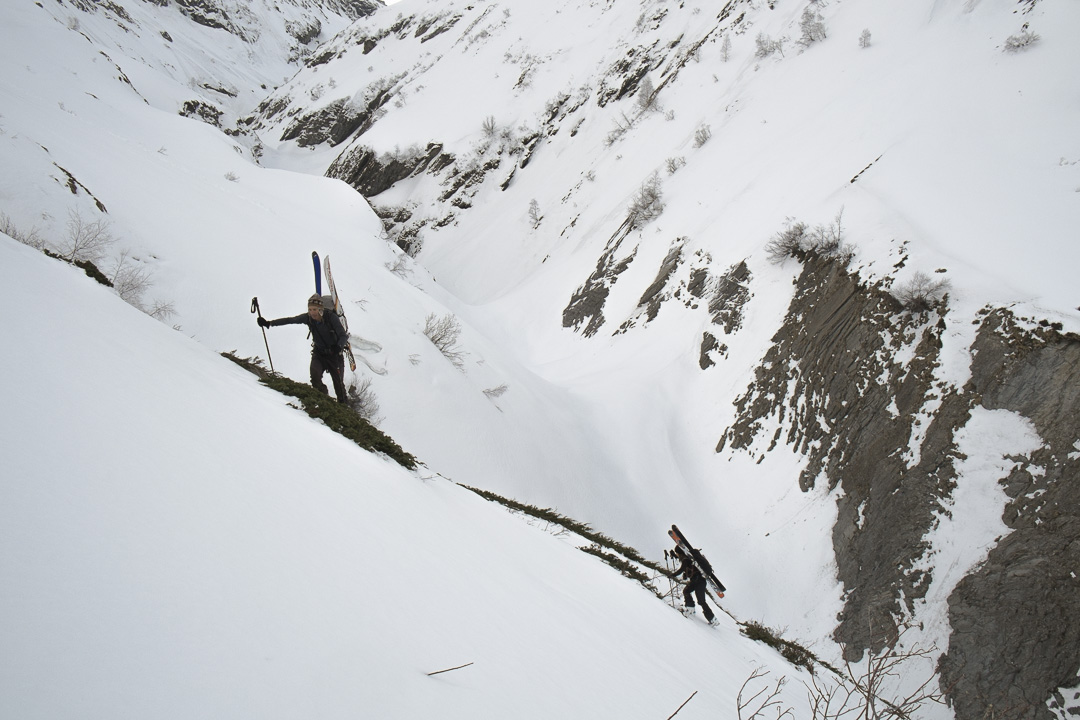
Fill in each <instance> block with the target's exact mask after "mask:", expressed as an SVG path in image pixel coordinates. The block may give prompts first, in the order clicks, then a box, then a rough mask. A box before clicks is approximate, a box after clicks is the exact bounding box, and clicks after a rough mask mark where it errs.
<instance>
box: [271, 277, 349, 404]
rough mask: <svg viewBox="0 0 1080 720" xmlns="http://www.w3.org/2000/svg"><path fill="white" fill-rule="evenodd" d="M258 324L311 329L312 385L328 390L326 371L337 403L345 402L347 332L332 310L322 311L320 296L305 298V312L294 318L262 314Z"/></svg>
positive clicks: (321, 389) (323, 390)
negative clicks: (264, 315)
mask: <svg viewBox="0 0 1080 720" xmlns="http://www.w3.org/2000/svg"><path fill="white" fill-rule="evenodd" d="M258 323H259V327H262V328H268V327H276V326H278V325H307V327H308V330H310V331H311V367H310V373H311V387H313V388H315V389H316V390H319V391H321V392H324V393H326V394H327V395H329V394H330V392H329V391H328V390H327V389H326V385H325V383H323V380H322V376H323V373H326V372H329V373H330V377H331V379H332V380H333V381H334V393H335V394H336V395H337V399H338V402H340V403H346V402H348V396H347V395H346V392H345V357H344V355H343V354H342V353H343V352H344V350H345V345H346V343H348V342H349V335H348V333H347V332H345V328H344V327H342V325H341V320H340V319H339V318H338V316H337V313H335V312H324V308H323V299H322V297H321V296H320V295H318V294H315V295H312V296H311V297H309V298H308V311H307V312H306V313H304V314H303V315H297V316H296V317H286V318H278V319H277V320H267V319H265V318H264V317H262V315H260V316H259V318H258Z"/></svg>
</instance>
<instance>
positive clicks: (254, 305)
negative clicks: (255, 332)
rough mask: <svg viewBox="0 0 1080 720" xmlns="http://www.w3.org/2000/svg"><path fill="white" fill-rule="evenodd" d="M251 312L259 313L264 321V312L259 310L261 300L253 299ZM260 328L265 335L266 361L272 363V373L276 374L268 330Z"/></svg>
mask: <svg viewBox="0 0 1080 720" xmlns="http://www.w3.org/2000/svg"><path fill="white" fill-rule="evenodd" d="M251 312H253V313H258V314H259V319H260V320H262V310H260V309H259V298H258V297H253V298H251ZM259 328H260V329H261V330H262V334H263V344H264V345H266V359H267V360H269V361H270V372H274V358H272V357H270V341H269V340H267V339H266V328H264V327H262V326H261V325H260V326H259Z"/></svg>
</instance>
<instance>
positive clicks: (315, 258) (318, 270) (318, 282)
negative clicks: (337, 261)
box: [311, 250, 322, 295]
mask: <svg viewBox="0 0 1080 720" xmlns="http://www.w3.org/2000/svg"><path fill="white" fill-rule="evenodd" d="M311 262H312V263H314V264H315V294H316V295H322V265H320V264H319V253H317V252H315V251H314V250H313V251H312V252H311Z"/></svg>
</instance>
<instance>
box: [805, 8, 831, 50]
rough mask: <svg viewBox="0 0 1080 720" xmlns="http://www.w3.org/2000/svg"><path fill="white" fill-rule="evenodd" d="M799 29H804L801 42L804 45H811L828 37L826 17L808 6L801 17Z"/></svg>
mask: <svg viewBox="0 0 1080 720" xmlns="http://www.w3.org/2000/svg"><path fill="white" fill-rule="evenodd" d="M799 29H800V30H802V37H801V38H799V44H800V45H802V46H803V47H809V46H811V45H813V44H814V43H816V42H821V41H822V40H824V39H825V37H826V32H825V18H823V17H822V15H821V13H819V12H817V11H816V10H811V9H810V8H806V9H805V10H803V14H802V18H800V19H799Z"/></svg>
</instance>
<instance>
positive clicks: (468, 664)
mask: <svg viewBox="0 0 1080 720" xmlns="http://www.w3.org/2000/svg"><path fill="white" fill-rule="evenodd" d="M470 665H472V663H465V664H464V665H458V666H457V667H452V668H446V669H445V670H436V671H435V672H429V673H428V677H431V676H432V675H439V674H441V673H446V672H450V671H451V670H460V669H461V668H467V667H469V666H470ZM676 712H678V711H676Z"/></svg>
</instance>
